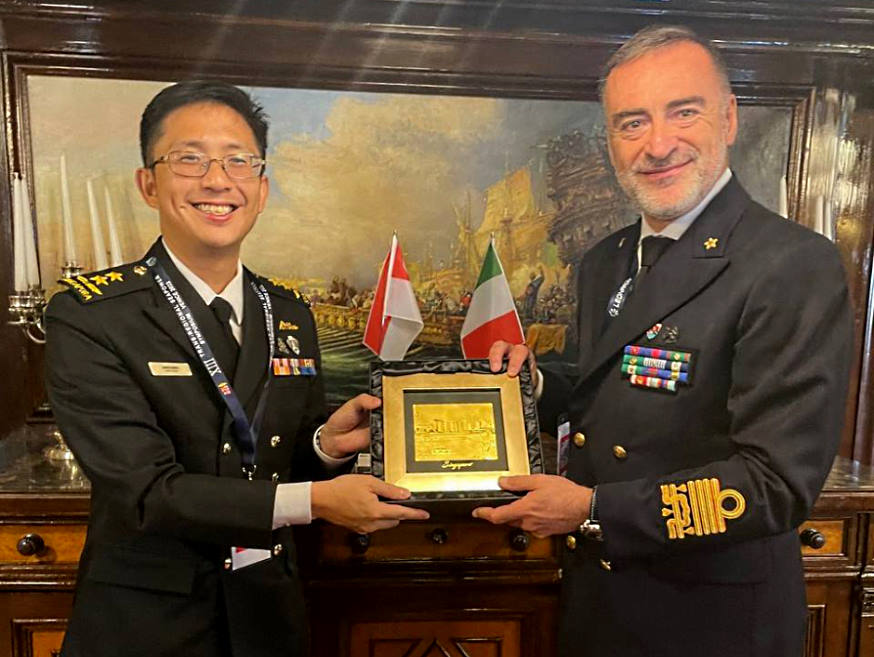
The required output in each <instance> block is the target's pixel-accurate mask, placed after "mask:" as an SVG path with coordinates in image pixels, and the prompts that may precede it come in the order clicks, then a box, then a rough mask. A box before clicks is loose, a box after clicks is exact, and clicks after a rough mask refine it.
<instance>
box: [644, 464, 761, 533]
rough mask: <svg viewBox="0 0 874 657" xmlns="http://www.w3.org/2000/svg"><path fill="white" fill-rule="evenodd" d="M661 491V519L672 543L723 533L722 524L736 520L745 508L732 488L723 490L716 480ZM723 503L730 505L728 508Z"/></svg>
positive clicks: (742, 500) (698, 481)
mask: <svg viewBox="0 0 874 657" xmlns="http://www.w3.org/2000/svg"><path fill="white" fill-rule="evenodd" d="M660 488H661V494H662V504H663V505H664V508H663V509H662V517H663V518H665V528H666V529H667V531H668V538H669V539H671V540H676V539H684V538H686V536H708V535H710V534H724V533H725V532H726V531H727V529H728V528H727V526H726V524H725V521H726V520H734V519H736V518H739V517H740V516H741V515H743V513H744V511H746V508H747V503H746V500H745V499H744V496H743V495H741V493H740V492H739V491H737V490H734V489H733V488H726V489H725V490H723V489H722V486H721V485H720V483H719V480H718V479H713V478H711V479H692V480H689V481H687V482H686V483H684V484H679V485H678V484H662V485H661V487H660ZM726 500H731V501H732V502H733V504H732V505H731V506H730V507H729V508H726V506H725V503H726Z"/></svg>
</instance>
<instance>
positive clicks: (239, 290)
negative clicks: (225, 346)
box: [162, 240, 243, 326]
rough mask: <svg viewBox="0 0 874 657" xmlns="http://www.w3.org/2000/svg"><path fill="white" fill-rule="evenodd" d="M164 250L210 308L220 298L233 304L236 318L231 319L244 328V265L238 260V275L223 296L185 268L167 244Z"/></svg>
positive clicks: (228, 285) (223, 292) (165, 243)
mask: <svg viewBox="0 0 874 657" xmlns="http://www.w3.org/2000/svg"><path fill="white" fill-rule="evenodd" d="M162 243H163V244H164V248H165V249H166V250H167V255H169V256H170V260H172V261H173V264H174V265H176V269H178V270H179V273H180V274H182V276H183V277H184V278H185V280H186V281H188V283H189V284H190V285H191V287H193V288H194V291H195V292H197V294H199V295H200V298H201V299H203V302H204V303H205V304H206V305H207V306H208V305H209V304H211V303H212V301H213V299H215V298H216V297H218V296H220V297H221V298H222V299H224V300H225V301H227V302H228V303H229V304H231V308H232V309H233V311H234V316H233V317H232V318H231V322H233V323H235V324H236V325H237V326H242V324H243V264H242V263H241V262H240V261H239V260H237V274H236V275H235V276H234V277H233V278H232V279H231V282H230V283H228V284H227V285H226V286H225V289H224V290H222V293H221V294H216V292H215V290H213V289H212V288H211V287H210V286H209V284H207V283H206V282H204V280H203V279H202V278H200V276H198V275H197V274H195V273H194V272H193V271H191V270H190V269H189V268H188V267H186V266H185V263H184V262H182V261H181V260H180V259H179V258H177V257H176V254H175V253H173V251H171V250H170V246H169V245H168V244H167V242H164V241H163V240H162Z"/></svg>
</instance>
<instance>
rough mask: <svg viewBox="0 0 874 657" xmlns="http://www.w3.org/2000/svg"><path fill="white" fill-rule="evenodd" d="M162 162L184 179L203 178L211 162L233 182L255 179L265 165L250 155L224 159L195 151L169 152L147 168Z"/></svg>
mask: <svg viewBox="0 0 874 657" xmlns="http://www.w3.org/2000/svg"><path fill="white" fill-rule="evenodd" d="M162 162H164V163H166V164H167V166H168V167H170V171H172V172H173V173H175V174H176V175H177V176H184V177H186V178H203V177H204V176H205V175H206V172H207V171H209V166H210V165H211V164H212V163H213V162H218V163H219V164H221V165H222V169H224V170H225V173H226V174H228V177H229V178H233V179H235V180H249V179H251V178H257V177H258V176H260V175H261V173H262V172H263V171H264V166H265V165H266V164H267V161H266V160H264V159H262V158H260V157H258V156H257V155H252V154H251V153H231V154H230V155H225V156H224V157H210V156H209V155H207V154H206V153H198V152H197V151H170V152H169V153H167V154H166V155H164V156H163V157H159V158H158V159H157V160H155V161H154V162H152V164H151V165H150V166H149V168H150V169H151V168H153V167H154V166H155V165H157V164H161V163H162Z"/></svg>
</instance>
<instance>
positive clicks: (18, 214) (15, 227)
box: [12, 173, 27, 292]
mask: <svg viewBox="0 0 874 657" xmlns="http://www.w3.org/2000/svg"><path fill="white" fill-rule="evenodd" d="M12 240H13V245H12V247H13V260H14V263H15V279H14V283H15V291H16V292H23V291H24V290H26V289H27V264H26V258H25V256H24V213H23V212H22V208H21V178H19V177H18V174H17V173H16V174H14V175H13V178H12Z"/></svg>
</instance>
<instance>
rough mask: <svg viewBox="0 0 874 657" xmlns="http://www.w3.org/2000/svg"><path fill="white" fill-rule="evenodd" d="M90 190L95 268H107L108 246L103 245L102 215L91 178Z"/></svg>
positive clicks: (88, 187) (88, 186) (89, 179)
mask: <svg viewBox="0 0 874 657" xmlns="http://www.w3.org/2000/svg"><path fill="white" fill-rule="evenodd" d="M85 187H86V188H87V191H88V209H89V210H90V215H91V245H92V247H93V248H94V263H93V265H94V269H95V270H97V271H100V270H102V269H107V268H108V267H109V265H108V264H107V263H106V247H105V246H104V245H103V232H102V231H101V230H100V215H99V214H98V213H97V200H96V199H95V198H94V185H93V184H92V181H91V178H88V180H86V181H85Z"/></svg>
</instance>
